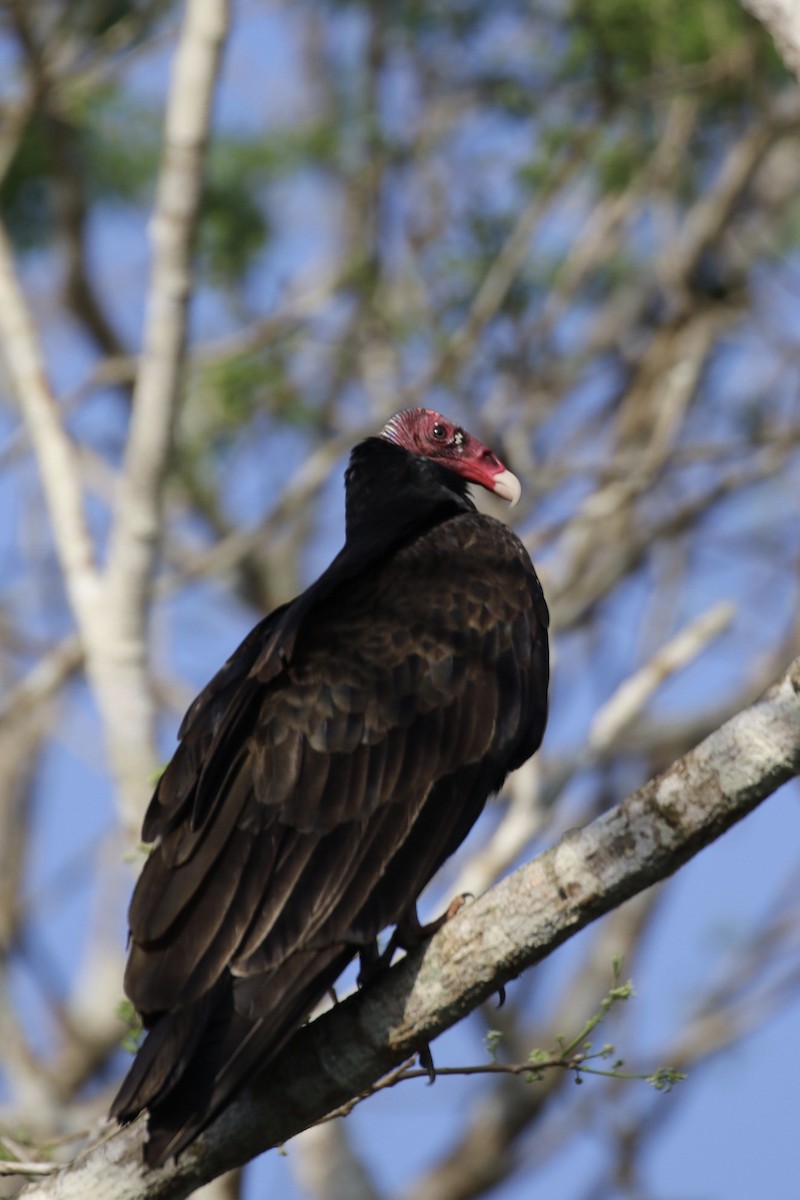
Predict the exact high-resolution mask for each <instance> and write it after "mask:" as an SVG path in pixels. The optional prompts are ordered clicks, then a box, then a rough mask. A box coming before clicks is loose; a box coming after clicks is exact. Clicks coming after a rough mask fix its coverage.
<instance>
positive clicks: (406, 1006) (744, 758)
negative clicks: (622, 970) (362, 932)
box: [26, 659, 800, 1200]
mask: <svg viewBox="0 0 800 1200" xmlns="http://www.w3.org/2000/svg"><path fill="white" fill-rule="evenodd" d="M798 773H800V659H797V660H795V662H794V663H793V665H792V667H791V668H790V669H789V671H788V672H787V674H786V675H785V676H784V678H783V679H782V680H781V681H780V683H778V684H776V685H775V686H774V687H773V688H771V689H770V691H768V692H767V693H766V695H765V696H764V697H763V698H762V699H761V700H759V701H758V702H757V703H756V704H755V705H753V706H752V707H751V708H749V709H746V710H744V711H743V712H741V713H739V714H738V715H737V716H735V717H734V718H733V719H732V720H731V721H729V722H727V724H725V725H723V726H722V727H721V728H720V729H718V730H717V731H716V732H715V733H713V734H712V735H711V736H710V737H708V738H707V739H706V740H705V741H704V742H702V743H701V744H700V745H699V746H697V747H696V748H695V749H694V750H692V751H690V753H689V754H687V755H685V756H684V757H683V758H682V759H679V760H678V761H677V762H676V763H675V764H674V765H673V766H672V767H671V768H670V769H669V770H668V771H666V772H664V774H663V775H661V776H659V777H658V778H657V779H654V780H653V781H652V782H651V783H648V784H647V785H645V787H643V788H640V789H639V791H637V792H634V793H633V795H631V796H629V797H628V798H627V800H625V801H623V802H622V803H621V804H619V805H618V806H617V807H616V808H614V809H612V810H611V811H610V812H608V813H606V814H604V815H603V816H602V817H600V818H599V819H598V820H596V821H594V822H593V823H592V824H591V825H588V826H586V827H585V828H584V829H580V830H575V831H573V832H572V833H570V834H568V835H567V836H565V837H564V838H563V839H562V840H561V842H560V843H559V844H558V845H557V846H555V847H554V848H553V849H551V850H548V851H546V852H545V853H544V854H541V855H539V857H538V858H536V859H535V860H534V861H533V862H531V863H530V864H529V865H528V866H526V867H524V868H522V869H521V870H519V871H517V872H516V873H515V874H513V875H511V876H509V877H508V878H507V879H505V880H503V882H502V883H500V884H499V885H498V886H497V887H495V888H493V889H492V890H491V891H490V892H488V893H487V894H486V895H485V896H483V897H482V898H481V899H480V900H478V901H477V902H476V903H475V904H473V905H472V906H470V907H468V908H466V909H465V910H463V911H462V913H460V914H459V916H458V917H457V918H456V919H455V920H453V921H451V922H449V923H448V924H447V925H445V927H444V928H443V929H442V930H441V931H440V932H439V933H438V934H437V935H436V936H435V937H434V938H433V939H432V940H431V942H430V943H429V944H428V945H427V946H425V947H423V948H421V949H420V950H419V951H417V952H415V953H413V954H411V955H409V956H408V957H407V958H406V959H404V960H403V962H401V963H400V964H398V966H397V967H395V968H394V969H393V970H392V971H391V972H389V973H388V974H387V976H386V977H385V978H384V979H383V980H382V981H380V982H379V983H377V984H375V985H374V986H372V987H370V988H367V989H366V990H365V991H363V992H361V993H359V994H357V995H355V996H353V997H351V998H350V999H349V1000H347V1001H345V1002H344V1003H342V1004H340V1005H338V1006H337V1007H336V1008H335V1009H333V1010H332V1011H331V1012H329V1013H326V1014H325V1015H324V1016H323V1017H321V1018H319V1019H318V1020H316V1021H314V1022H312V1023H311V1024H310V1025H309V1026H306V1027H305V1028H304V1029H302V1030H301V1031H300V1032H299V1033H298V1034H297V1035H296V1036H295V1037H294V1038H293V1040H292V1042H291V1043H290V1044H289V1046H287V1048H286V1050H285V1051H284V1052H283V1053H282V1054H281V1055H280V1056H279V1057H278V1058H277V1059H276V1060H275V1062H274V1063H273V1064H272V1066H271V1068H270V1070H269V1072H268V1075H267V1076H266V1077H265V1079H264V1080H263V1081H261V1082H260V1083H259V1084H258V1085H257V1086H255V1087H254V1088H253V1089H251V1090H250V1091H249V1092H247V1093H246V1094H245V1095H244V1096H243V1097H242V1098H241V1099H240V1100H238V1101H237V1102H236V1103H234V1104H233V1105H232V1106H231V1107H230V1108H229V1109H228V1110H227V1112H225V1113H224V1114H223V1116H222V1117H221V1118H220V1119H219V1120H218V1121H217V1122H216V1124H215V1125H213V1126H212V1127H211V1129H209V1130H208V1131H207V1133H206V1134H205V1135H204V1136H203V1138H202V1139H201V1140H200V1141H199V1142H198V1143H197V1144H196V1145H195V1146H193V1147H192V1148H190V1150H189V1151H187V1153H186V1154H185V1155H184V1156H183V1157H182V1158H181V1159H180V1161H179V1162H178V1164H177V1165H173V1166H171V1167H168V1168H165V1169H163V1170H160V1171H156V1172H151V1173H147V1172H145V1171H144V1169H143V1167H142V1165H141V1153H142V1145H143V1140H144V1137H145V1124H144V1121H142V1120H140V1121H138V1122H137V1123H136V1124H135V1125H133V1126H130V1127H129V1128H127V1129H123V1130H119V1131H118V1132H116V1133H112V1134H111V1136H109V1138H108V1139H107V1140H106V1141H105V1142H104V1143H102V1144H101V1145H99V1146H97V1147H95V1148H93V1149H92V1150H91V1151H89V1152H88V1154H87V1155H86V1157H85V1159H84V1160H83V1161H82V1162H80V1163H76V1164H75V1165H73V1166H72V1167H71V1168H69V1169H67V1170H65V1171H64V1172H63V1173H62V1174H61V1175H59V1176H56V1177H54V1178H52V1179H49V1180H47V1181H45V1182H44V1183H42V1184H38V1185H35V1186H34V1187H32V1188H31V1189H29V1191H28V1192H27V1193H26V1194H27V1195H29V1196H39V1197H45V1196H49V1197H60V1198H61V1200H71V1198H75V1200H77V1197H81V1198H83V1197H86V1196H91V1197H93V1200H111V1198H112V1197H113V1200H136V1198H144V1197H162V1198H163V1197H171V1198H178V1197H183V1196H187V1195H188V1194H189V1193H190V1192H191V1191H192V1189H193V1188H196V1187H198V1186H199V1185H200V1184H201V1183H202V1182H204V1181H206V1180H208V1179H211V1178H213V1177H214V1176H216V1175H218V1174H220V1173H221V1172H222V1171H224V1170H227V1169H229V1168H230V1167H232V1166H234V1165H236V1164H238V1163H241V1162H244V1161H246V1160H247V1159H249V1158H250V1157H252V1156H253V1155H255V1154H258V1153H260V1152H261V1151H263V1150H266V1149H268V1148H269V1147H270V1146H275V1145H278V1144H280V1143H282V1142H284V1141H286V1140H287V1139H288V1138H290V1137H292V1136H293V1135H294V1134H296V1133H298V1132H299V1131H300V1130H301V1129H304V1128H307V1127H308V1126H309V1125H310V1124H312V1123H313V1122H315V1121H318V1120H319V1119H320V1118H321V1117H323V1116H325V1115H326V1114H327V1113H329V1112H331V1111H332V1110H333V1109H335V1108H337V1107H339V1106H340V1105H342V1104H343V1103H345V1102H346V1101H348V1100H350V1099H351V1098H353V1097H354V1096H358V1095H359V1094H360V1093H362V1092H365V1091H368V1090H369V1088H370V1087H371V1086H372V1085H373V1084H374V1083H375V1081H376V1080H377V1079H378V1078H380V1077H381V1076H382V1075H383V1074H384V1073H385V1072H387V1071H389V1070H391V1069H392V1068H393V1067H395V1066H397V1064H398V1063H400V1062H402V1061H403V1060H404V1059H405V1058H407V1057H408V1056H409V1054H412V1053H413V1052H414V1050H415V1049H416V1048H417V1047H419V1046H421V1045H423V1044H425V1043H427V1042H428V1041H430V1040H431V1039H432V1038H434V1037H436V1036H437V1035H438V1034H440V1033H442V1032H443V1031H444V1030H445V1029H448V1028H449V1027H450V1026H451V1025H454V1024H455V1023H456V1022H457V1021H459V1020H460V1019H461V1018H462V1017H464V1016H465V1015H466V1014H467V1013H468V1012H470V1011H471V1010H472V1009H474V1008H475V1007H476V1006H477V1005H478V1004H480V1003H481V1002H482V1001H483V1000H485V999H487V998H488V997H489V996H490V995H491V994H492V993H493V992H494V991H496V989H497V988H498V986H499V985H500V984H502V983H506V982H508V981H509V980H511V979H513V978H515V977H516V976H517V975H519V973H520V972H521V971H523V970H524V969H525V968H526V967H529V966H532V965H533V964H534V963H536V962H539V961H541V959H543V958H544V957H545V956H546V955H548V954H549V953H550V952H551V951H552V950H554V949H555V948H556V947H557V946H559V945H560V944H561V943H562V942H564V941H566V940H567V939H568V938H569V937H570V936H571V935H572V934H574V933H576V932H577V931H578V930H579V929H582V928H583V927H584V926H586V925H588V924H589V923H590V922H591V921H594V920H595V919H596V918H597V917H600V916H602V915H603V914H604V913H607V912H609V911H610V910H612V909H613V908H615V907H617V906H618V905H619V904H621V903H622V902H623V901H624V900H627V899H628V898H629V897H631V896H633V895H635V894H636V893H637V892H640V891H642V890H643V889H644V888H646V887H649V886H650V885H651V884H653V883H656V882H658V881H659V880H661V879H664V878H665V877H666V876H668V875H670V874H672V872H674V871H675V870H677V868H678V867H680V866H681V865H682V863H684V862H685V861H686V860H687V859H689V858H691V857H692V856H693V855H694V854H696V853H697V852H698V851H699V850H701V849H702V848H703V847H704V846H706V845H708V844H709V843H710V842H712V841H713V840H714V839H715V838H717V837H719V836H720V835H721V834H722V833H723V832H724V831H725V830H726V829H728V828H730V826H732V825H733V824H735V823H736V822H737V821H739V820H740V819H741V818H742V817H744V816H746V815H747V813H749V812H750V811H751V810H752V809H753V808H755V807H756V806H757V805H758V804H759V803H760V802H761V801H762V800H764V799H765V798H766V797H767V796H769V795H770V794H771V793H772V792H774V791H775V789H776V788H778V787H780V785H781V784H782V783H785V782H786V781H787V780H788V779H790V778H792V777H793V776H795V775H797V774H798Z"/></svg>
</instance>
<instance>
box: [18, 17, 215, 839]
mask: <svg viewBox="0 0 800 1200" xmlns="http://www.w3.org/2000/svg"><path fill="white" fill-rule="evenodd" d="M227 27H228V4H227V0H205V2H204V0H189V3H188V5H187V9H186V17H185V21H184V25H183V29H182V33H181V37H180V41H179V46H178V51H177V56H176V62H175V70H174V74H173V80H172V85H171V88H170V97H169V102H168V107H167V119H166V140H165V150H164V159H163V164H162V170H161V175H160V182H159V195H158V201H157V205H156V213H155V218H154V224H153V231H154V242H155V254H154V261H153V277H152V285H151V289H150V295H149V300H148V307H147V317H146V325H145V334H144V351H143V356H142V362H141V367H140V371H139V375H138V378H137V383H136V387H135V389H134V396H133V412H132V416H131V426H130V432H129V437H128V443H127V447H126V453H125V460H124V464H123V471H122V480H121V485H120V490H119V497H118V503H117V508H116V513H115V516H114V521H113V525H112V531H111V543H110V548H109V555H108V566H107V568H106V570H105V572H104V573H102V574H101V572H100V570H99V568H98V567H97V564H96V556H95V547H94V545H93V542H92V538H91V535H90V533H89V530H88V527H87V524H86V520H85V516H84V512H83V495H82V487H81V476H80V471H79V468H78V464H77V462H76V459H75V453H74V449H73V447H72V444H71V442H70V440H69V437H68V435H67V433H66V431H65V429H64V426H63V423H62V419H61V414H60V413H59V411H58V407H57V405H56V401H55V397H54V394H53V390H52V387H51V386H50V383H49V382H48V379H47V372H46V367H45V363H44V356H43V354H42V351H41V348H40V343H39V338H38V334H37V332H36V329H35V327H34V324H33V321H32V319H31V314H30V312H29V309H28V305H27V303H26V301H25V297H24V295H23V292H22V288H21V287H20V284H19V281H18V279H17V275H16V270H15V266H14V259H13V251H12V248H11V245H10V243H9V240H8V237H7V235H6V233H5V231H4V230H2V229H0V343H2V347H3V350H4V353H5V357H6V360H7V362H8V367H9V371H10V374H11V377H12V380H13V383H14V386H15V390H16V392H17V395H18V398H19V402H20V405H21V408H22V411H23V414H24V417H25V421H26V424H27V426H28V429H29V432H30V437H31V441H32V443H33V447H34V451H35V454H36V458H37V461H38V464H39V468H40V471H41V474H42V481H43V486H44V490H45V495H46V498H47V504H48V508H49V510H50V517H51V521H52V524H53V530H54V536H55V542H56V547H57V550H58V554H59V558H60V560H61V565H62V569H63V572H64V577H65V580H66V586H67V591H68V594H69V598H70V603H71V606H72V609H73V612H74V614H75V619H76V622H77V624H78V628H79V631H80V636H81V641H82V643H83V646H84V648H85V652H86V660H87V672H88V675H89V678H90V680H91V683H92V685H93V688H94V690H95V693H96V696H97V700H98V705H99V708H100V712H101V717H102V721H103V727H104V732H105V736H106V741H107V746H108V753H109V758H110V761H111V767H112V772H113V775H114V779H115V781H116V784H117V791H118V800H119V807H120V811H121V814H122V820H123V825H124V827H125V829H126V830H127V832H128V834H129V836H131V837H136V836H137V835H138V829H139V825H140V823H141V814H142V808H143V805H144V802H145V800H146V793H147V790H148V780H149V778H150V776H151V775H152V773H153V771H154V769H155V767H156V765H157V757H156V752H155V744H154V739H153V705H152V701H151V696H150V685H149V683H148V676H147V663H146V637H145V634H146V610H147V601H148V598H149V585H150V579H151V575H152V571H153V566H154V561H155V555H156V551H157V546H158V538H159V531H160V528H161V490H162V484H163V479H164V474H165V471H166V466H167V458H168V454H169V449H170V446H171V440H172V429H173V424H174V417H175V411H176V407H177V400H178V392H179V385H180V375H181V368H182V364H183V358H184V348H185V342H186V322H187V312H188V302H189V295H190V289H191V254H192V248H193V245H194V239H195V231H196V226H197V219H198V214H199V206H200V194H201V188H202V178H203V165H204V152H205V145H206V141H207V137H208V128H209V122H210V114H211V102H212V97H213V93H214V87H215V84H216V80H217V77H218V73H219V63H220V57H221V52H222V45H223V42H224V38H225V34H226V32H227Z"/></svg>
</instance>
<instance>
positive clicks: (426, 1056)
mask: <svg viewBox="0 0 800 1200" xmlns="http://www.w3.org/2000/svg"><path fill="white" fill-rule="evenodd" d="M417 1058H418V1059H419V1065H420V1066H421V1067H422V1069H423V1071H426V1072H427V1075H428V1086H429V1087H430V1085H431V1084H432V1083H435V1082H436V1067H435V1066H434V1062H433V1055H432V1054H431V1048H430V1046H429V1045H428V1043H427V1042H426V1043H425V1045H424V1046H422V1047H420V1049H419V1050H418V1051H417Z"/></svg>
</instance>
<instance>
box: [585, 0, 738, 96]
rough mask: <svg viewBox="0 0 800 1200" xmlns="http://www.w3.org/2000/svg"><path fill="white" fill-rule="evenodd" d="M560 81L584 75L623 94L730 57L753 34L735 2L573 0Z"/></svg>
mask: <svg viewBox="0 0 800 1200" xmlns="http://www.w3.org/2000/svg"><path fill="white" fill-rule="evenodd" d="M573 11H574V17H575V33H574V36H573V39H572V44H571V47H570V51H569V53H568V55H567V57H566V59H565V61H564V64H563V70H564V73H565V75H569V76H571V77H574V75H575V73H578V74H581V73H587V72H588V73H589V74H592V75H594V77H595V78H596V79H597V80H598V81H599V82H601V84H602V86H603V88H604V89H605V90H606V91H610V90H615V91H617V90H618V91H624V90H625V89H627V88H630V87H631V86H633V85H635V84H637V83H640V82H642V81H643V80H645V79H647V78H648V77H650V76H651V75H653V73H655V72H659V71H661V72H663V71H667V70H670V69H672V70H674V69H676V68H679V67H688V66H695V65H697V64H700V63H705V62H707V61H708V60H709V59H710V58H712V57H713V56H714V55H715V54H721V53H733V52H735V51H736V50H738V49H740V48H741V46H742V42H743V40H744V39H745V38H747V37H748V36H749V34H750V31H751V30H752V28H753V22H752V19H751V18H749V17H748V16H747V14H746V13H745V12H744V10H743V8H742V6H741V5H740V4H738V3H737V2H736V0H704V3H702V4H697V3H695V2H694V0H650V3H648V4H646V5H644V4H640V3H639V2H638V0H579V2H578V3H576V4H575V6H574V10H573Z"/></svg>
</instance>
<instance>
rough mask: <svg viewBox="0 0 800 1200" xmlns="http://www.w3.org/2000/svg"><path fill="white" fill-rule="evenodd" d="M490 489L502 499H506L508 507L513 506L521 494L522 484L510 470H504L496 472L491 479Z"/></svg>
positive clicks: (517, 502)
mask: <svg viewBox="0 0 800 1200" xmlns="http://www.w3.org/2000/svg"><path fill="white" fill-rule="evenodd" d="M492 491H493V492H494V493H495V495H497V496H500V497H502V499H503V500H507V501H508V506H509V508H515V507H516V506H517V504H519V498H520V496H521V495H522V484H521V483H520V481H519V480H518V479H517V477H516V475H514V474H513V473H512V472H511V471H508V470H504V471H500V472H498V474H497V475H495V477H494V479H493V480H492Z"/></svg>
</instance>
